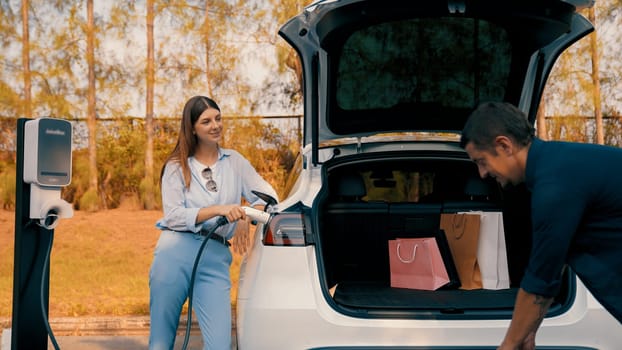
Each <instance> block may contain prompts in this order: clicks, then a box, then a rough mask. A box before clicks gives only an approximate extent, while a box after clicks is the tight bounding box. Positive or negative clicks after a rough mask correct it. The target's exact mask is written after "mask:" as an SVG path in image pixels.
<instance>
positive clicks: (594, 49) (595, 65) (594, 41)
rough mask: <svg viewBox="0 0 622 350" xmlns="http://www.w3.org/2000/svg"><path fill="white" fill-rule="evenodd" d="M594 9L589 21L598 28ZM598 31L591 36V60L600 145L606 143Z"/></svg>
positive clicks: (597, 132) (590, 11) (595, 113)
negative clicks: (601, 99)
mask: <svg viewBox="0 0 622 350" xmlns="http://www.w3.org/2000/svg"><path fill="white" fill-rule="evenodd" d="M594 11H595V10H594V7H590V9H589V10H588V19H589V20H590V22H592V23H593V24H594V26H596V15H595V13H594ZM597 33H598V31H594V32H593V33H592V34H590V58H591V61H592V84H594V86H593V91H592V102H593V104H594V118H595V120H596V142H597V143H598V144H600V145H602V144H604V143H605V137H604V135H603V112H602V107H601V103H600V68H599V67H600V56H599V54H598V38H597Z"/></svg>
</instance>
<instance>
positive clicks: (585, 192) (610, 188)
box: [521, 139, 622, 322]
mask: <svg viewBox="0 0 622 350" xmlns="http://www.w3.org/2000/svg"><path fill="white" fill-rule="evenodd" d="M525 184H526V185H527V188H528V189H529V190H530V191H531V194H532V199H531V202H532V203H531V204H532V214H531V216H532V222H533V246H532V250H531V256H530V260H529V265H528V267H527V270H526V271H525V276H524V277H523V280H522V282H521V288H523V289H524V290H525V291H527V292H529V293H533V294H537V295H542V296H546V297H553V296H555V295H557V293H558V291H559V289H560V285H561V272H562V270H563V268H564V266H565V265H566V264H567V265H568V266H570V267H571V268H572V270H573V271H574V272H575V273H576V274H577V275H578V276H579V278H580V279H581V281H582V282H583V283H584V284H585V285H586V287H587V288H588V289H589V290H590V291H591V292H592V294H593V295H594V297H595V298H596V299H597V300H598V301H599V302H600V303H601V304H602V305H603V306H604V307H605V308H606V309H608V310H609V312H611V313H612V314H613V315H614V317H616V318H617V319H618V321H620V322H622V149H620V148H615V147H610V146H601V145H594V144H582V143H570V142H557V141H546V142H545V141H542V140H539V139H534V141H533V142H532V144H531V146H530V148H529V152H528V156H527V165H526V171H525Z"/></svg>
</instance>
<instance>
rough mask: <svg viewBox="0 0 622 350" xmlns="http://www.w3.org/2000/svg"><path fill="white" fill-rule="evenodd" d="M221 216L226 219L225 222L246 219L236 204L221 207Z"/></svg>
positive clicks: (244, 213)
mask: <svg viewBox="0 0 622 350" xmlns="http://www.w3.org/2000/svg"><path fill="white" fill-rule="evenodd" d="M221 215H222V216H224V217H226V218H227V222H235V221H238V220H240V219H241V220H245V219H246V212H244V209H242V207H241V206H239V205H236V204H230V205H223V206H222V210H221Z"/></svg>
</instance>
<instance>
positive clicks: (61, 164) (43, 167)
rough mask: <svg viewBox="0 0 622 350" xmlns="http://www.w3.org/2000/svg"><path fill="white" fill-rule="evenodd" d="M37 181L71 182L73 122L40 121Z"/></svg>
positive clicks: (48, 182) (63, 183)
mask: <svg viewBox="0 0 622 350" xmlns="http://www.w3.org/2000/svg"><path fill="white" fill-rule="evenodd" d="M38 136H39V147H38V153H39V154H38V155H37V158H38V159H37V160H38V166H39V167H38V170H39V173H38V174H37V181H38V182H39V183H40V184H43V185H49V186H66V185H69V183H70V182H71V137H72V135H71V123H69V122H68V121H66V120H58V119H41V120H40V121H39V135H38Z"/></svg>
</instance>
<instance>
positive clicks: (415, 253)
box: [396, 242, 419, 264]
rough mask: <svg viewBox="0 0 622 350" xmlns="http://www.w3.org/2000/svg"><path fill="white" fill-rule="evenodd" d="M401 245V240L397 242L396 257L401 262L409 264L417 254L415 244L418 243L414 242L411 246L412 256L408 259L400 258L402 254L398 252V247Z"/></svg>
mask: <svg viewBox="0 0 622 350" xmlns="http://www.w3.org/2000/svg"><path fill="white" fill-rule="evenodd" d="M401 246H402V243H401V242H397V248H396V249H397V258H398V259H400V261H401V262H403V263H404V264H410V263H411V262H413V261H415V255H417V246H419V245H418V244H415V247H414V248H413V256H412V258H410V259H404V258H402V255H401V254H400V247H401Z"/></svg>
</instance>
